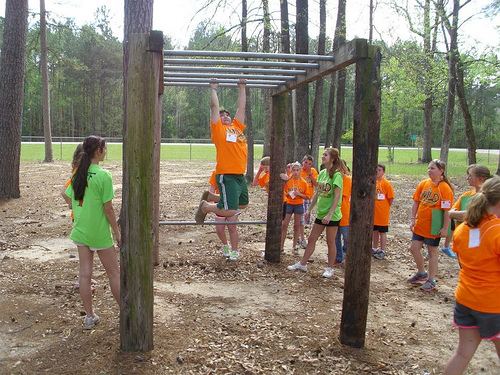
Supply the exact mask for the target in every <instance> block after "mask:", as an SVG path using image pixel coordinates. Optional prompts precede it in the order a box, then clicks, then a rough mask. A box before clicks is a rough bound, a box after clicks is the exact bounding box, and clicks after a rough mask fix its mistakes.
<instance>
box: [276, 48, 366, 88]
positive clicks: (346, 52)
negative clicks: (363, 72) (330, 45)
mask: <svg viewBox="0 0 500 375" xmlns="http://www.w3.org/2000/svg"><path fill="white" fill-rule="evenodd" d="M327 56H333V58H334V60H333V61H320V62H319V68H317V69H310V70H308V71H307V74H305V75H301V76H298V77H297V80H296V81H295V82H291V83H289V84H288V85H283V86H281V87H280V88H279V89H278V90H277V91H276V93H275V94H274V95H277V96H278V95H282V94H285V93H287V92H289V91H292V90H295V89H296V88H297V87H300V86H303V85H306V84H308V83H309V82H313V81H316V80H317V79H318V78H321V77H324V76H326V75H328V74H331V73H332V72H334V71H336V70H340V69H343V68H345V67H347V66H349V65H351V64H353V63H355V62H356V61H359V60H360V59H365V58H367V57H368V42H367V41H366V39H353V40H352V41H350V42H347V43H345V44H343V45H341V46H340V47H339V48H337V49H336V50H335V51H333V52H332V53H331V54H329V55H327Z"/></svg>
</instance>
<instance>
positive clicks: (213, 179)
mask: <svg viewBox="0 0 500 375" xmlns="http://www.w3.org/2000/svg"><path fill="white" fill-rule="evenodd" d="M208 183H209V184H210V185H212V186H213V187H214V188H215V193H216V194H219V187H218V186H217V181H216V180H215V171H213V172H212V175H211V176H210V180H209V181H208Z"/></svg>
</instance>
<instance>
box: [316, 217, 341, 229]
mask: <svg viewBox="0 0 500 375" xmlns="http://www.w3.org/2000/svg"><path fill="white" fill-rule="evenodd" d="M314 224H318V225H323V226H324V227H338V226H339V224H340V220H337V221H330V222H329V223H328V224H323V222H322V221H321V219H318V218H316V220H314Z"/></svg>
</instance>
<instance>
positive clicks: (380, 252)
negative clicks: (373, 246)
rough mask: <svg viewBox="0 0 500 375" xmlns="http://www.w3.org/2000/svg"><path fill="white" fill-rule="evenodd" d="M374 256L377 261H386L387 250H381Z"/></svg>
mask: <svg viewBox="0 0 500 375" xmlns="http://www.w3.org/2000/svg"><path fill="white" fill-rule="evenodd" d="M373 256H374V257H375V258H376V259H384V258H385V250H379V251H377V252H376V253H375V254H373Z"/></svg>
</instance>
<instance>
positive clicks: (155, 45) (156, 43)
mask: <svg viewBox="0 0 500 375" xmlns="http://www.w3.org/2000/svg"><path fill="white" fill-rule="evenodd" d="M149 40H150V51H151V52H152V55H153V66H154V67H155V71H154V73H155V81H156V83H157V88H156V92H157V93H158V94H157V96H156V102H155V107H156V110H155V128H154V148H153V219H152V223H151V225H152V228H151V230H152V233H153V265H154V266H157V265H159V264H160V225H159V222H160V157H161V123H162V98H163V91H164V88H165V86H164V85H163V32H161V31H151V37H150V39H149Z"/></svg>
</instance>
